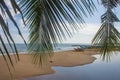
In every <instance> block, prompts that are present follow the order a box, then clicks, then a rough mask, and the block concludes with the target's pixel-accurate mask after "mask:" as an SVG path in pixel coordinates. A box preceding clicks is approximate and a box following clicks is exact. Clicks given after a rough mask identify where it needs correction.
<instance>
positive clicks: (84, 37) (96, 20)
mask: <svg viewBox="0 0 120 80" xmlns="http://www.w3.org/2000/svg"><path fill="white" fill-rule="evenodd" d="M94 1H97V0H94ZM95 3H96V7H97V10H96V11H94V15H93V16H88V17H84V20H85V22H86V25H85V27H82V28H80V30H79V31H78V32H77V33H75V34H74V35H73V37H72V38H68V39H67V40H64V41H63V43H81V44H90V43H91V41H92V38H93V37H94V35H95V33H96V32H97V31H98V29H99V28H100V25H101V24H100V22H101V20H100V16H101V15H102V14H103V13H104V12H105V9H104V8H103V6H102V5H101V4H98V3H97V2H95ZM7 4H8V6H10V3H8V2H7ZM10 7H11V6H10ZM10 9H11V8H10ZM119 9H120V7H118V8H116V9H114V10H113V11H114V13H115V14H117V16H118V18H119V19H120V14H119V13H120V12H119ZM11 12H12V14H13V16H14V17H15V20H16V21H17V23H18V25H19V26H20V29H21V31H22V34H23V36H24V38H25V40H26V41H28V33H29V32H28V29H27V28H26V27H25V26H24V25H23V22H22V20H21V16H20V15H19V14H15V13H14V12H13V10H12V9H11ZM8 21H9V20H8ZM9 25H12V23H11V22H9ZM119 25H120V23H117V24H116V28H117V29H118V30H119V31H120V27H119ZM0 31H1V30H0ZM10 31H11V32H12V35H13V37H14V40H15V42H16V43H23V40H22V39H21V38H20V36H19V35H18V32H17V29H15V27H13V28H10Z"/></svg>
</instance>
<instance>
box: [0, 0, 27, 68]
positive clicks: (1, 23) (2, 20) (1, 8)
mask: <svg viewBox="0 0 120 80" xmlns="http://www.w3.org/2000/svg"><path fill="white" fill-rule="evenodd" d="M10 2H11V5H12V7H13V9H14V10H15V12H17V10H18V11H19V12H20V13H21V11H20V8H19V7H18V6H17V3H16V2H15V0H10ZM7 18H9V19H10V21H11V22H12V23H13V25H14V27H15V28H16V29H17V30H18V34H19V35H20V36H21V38H22V39H23V41H24V42H25V43H26V41H25V40H24V38H23V36H22V34H21V31H20V29H19V27H18V25H17V22H16V21H15V19H14V18H13V16H12V14H11V12H10V9H9V7H8V6H7V4H6V3H5V1H4V0H0V28H1V32H0V43H1V44H2V45H1V46H0V47H3V48H1V49H2V50H3V49H4V54H5V52H6V53H7V56H8V59H9V61H10V63H11V65H12V66H13V62H12V59H11V57H10V54H9V51H8V50H7V47H6V43H8V45H9V46H10V48H11V50H12V52H13V53H15V54H16V55H15V54H14V56H15V60H16V61H19V55H18V51H17V47H16V44H15V41H14V38H13V37H12V34H11V32H10V31H9V29H10V28H11V25H8V21H7ZM3 37H4V39H6V41H7V42H5V41H4V39H3ZM3 56H4V55H3Z"/></svg>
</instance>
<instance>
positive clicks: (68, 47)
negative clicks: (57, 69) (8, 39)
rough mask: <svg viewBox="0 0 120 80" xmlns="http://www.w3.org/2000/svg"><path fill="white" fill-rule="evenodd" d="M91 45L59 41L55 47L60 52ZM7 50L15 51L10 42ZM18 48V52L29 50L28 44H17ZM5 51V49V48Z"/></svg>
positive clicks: (55, 50)
mask: <svg viewBox="0 0 120 80" xmlns="http://www.w3.org/2000/svg"><path fill="white" fill-rule="evenodd" d="M89 46H91V45H90V44H75V43H58V44H56V47H54V52H58V51H67V50H74V48H78V47H81V48H86V47H89ZM0 47H1V48H2V49H3V47H2V46H1V45H0ZM6 47H7V50H8V52H10V53H13V52H12V50H11V48H10V46H9V45H8V44H6ZM16 47H17V50H18V52H20V53H22V52H24V53H25V52H27V51H28V50H27V46H26V45H25V44H16ZM3 51H4V49H3Z"/></svg>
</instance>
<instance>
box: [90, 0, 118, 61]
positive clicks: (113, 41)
mask: <svg viewBox="0 0 120 80" xmlns="http://www.w3.org/2000/svg"><path fill="white" fill-rule="evenodd" d="M101 1H102V4H103V5H104V6H105V8H106V9H107V10H106V12H105V13H104V14H103V15H102V16H101V22H102V25H101V27H100V29H99V30H98V32H97V33H96V35H95V36H94V38H93V40H92V43H93V45H97V46H100V52H101V53H102V55H101V56H102V58H103V60H107V61H108V60H110V58H111V56H112V55H113V54H114V53H115V51H117V50H119V48H120V33H119V32H118V31H117V29H115V27H114V22H119V19H118V18H117V16H116V15H115V14H114V13H113V11H112V8H114V7H116V6H117V4H118V2H119V0H101Z"/></svg>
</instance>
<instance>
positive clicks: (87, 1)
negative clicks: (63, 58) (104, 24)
mask: <svg viewBox="0 0 120 80" xmlns="http://www.w3.org/2000/svg"><path fill="white" fill-rule="evenodd" d="M19 4H20V5H19V6H20V8H21V10H22V13H23V16H24V17H25V22H26V25H27V26H28V27H29V32H30V35H29V48H28V49H29V51H30V52H33V53H36V54H33V56H34V62H35V63H39V62H41V60H42V59H40V58H41V56H44V55H46V56H51V55H52V54H51V53H53V45H54V44H55V43H58V42H61V41H63V40H64V39H67V38H68V37H71V36H72V35H73V33H72V32H74V31H76V30H78V29H79V28H80V26H82V24H83V23H84V20H83V16H87V14H86V12H89V13H90V15H92V14H93V10H94V9H95V5H94V3H93V2H92V0H20V1H19ZM37 57H38V58H37ZM42 58H43V57H42Z"/></svg>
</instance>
